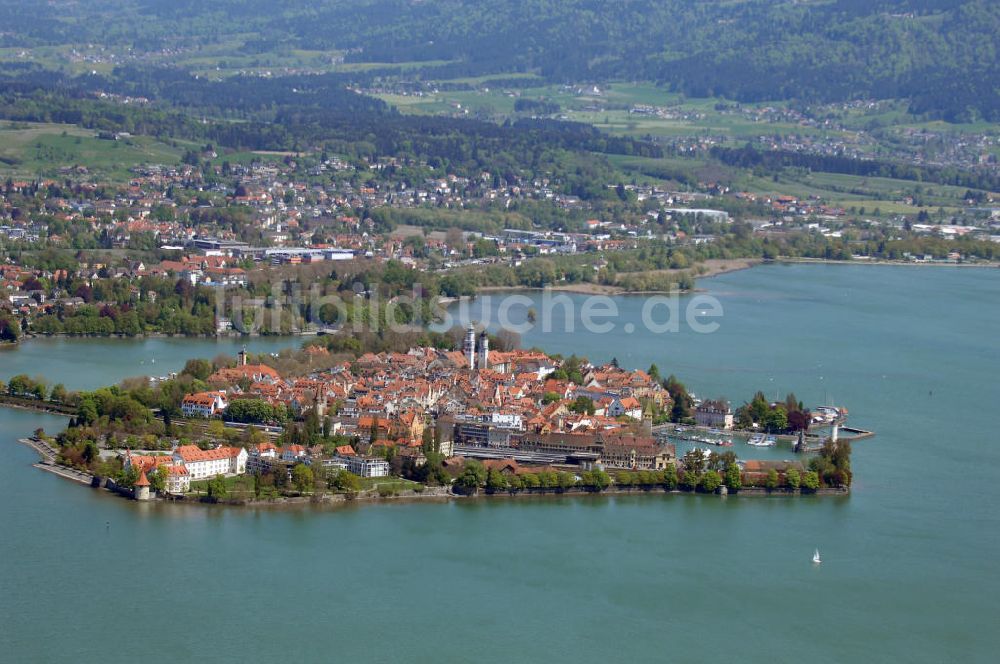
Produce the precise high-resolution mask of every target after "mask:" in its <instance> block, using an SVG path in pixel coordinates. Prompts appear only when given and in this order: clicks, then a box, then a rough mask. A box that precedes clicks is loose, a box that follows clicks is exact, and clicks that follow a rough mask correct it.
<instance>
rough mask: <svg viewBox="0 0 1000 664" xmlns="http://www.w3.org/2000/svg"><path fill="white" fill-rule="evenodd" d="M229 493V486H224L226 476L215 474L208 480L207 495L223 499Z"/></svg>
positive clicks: (215, 498)
mask: <svg viewBox="0 0 1000 664" xmlns="http://www.w3.org/2000/svg"><path fill="white" fill-rule="evenodd" d="M227 495H229V488H228V487H227V486H226V478H225V477H223V476H222V475H216V476H215V477H213V478H212V479H210V480H209V481H208V497H209V498H212V499H214V500H217V501H218V500H225V499H226V496H227Z"/></svg>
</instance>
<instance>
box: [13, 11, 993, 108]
mask: <svg viewBox="0 0 1000 664" xmlns="http://www.w3.org/2000/svg"><path fill="white" fill-rule="evenodd" d="M0 17H2V18H3V23H4V25H5V28H4V30H5V31H4V33H3V34H2V36H0V45H2V46H7V47H32V46H39V45H59V44H62V45H66V44H80V43H97V44H102V45H105V46H108V47H112V48H114V47H117V48H128V49H132V52H133V53H143V52H154V51H161V52H162V51H164V50H168V51H169V50H170V49H181V50H183V49H186V48H192V47H197V46H199V45H205V44H212V43H218V42H220V41H224V40H233V41H234V43H235V45H236V50H237V51H238V52H239V53H243V54H254V53H264V52H270V51H274V50H276V49H277V50H280V49H302V50H311V51H317V50H319V51H323V50H338V51H340V52H342V54H343V55H342V57H343V58H345V59H346V61H347V63H351V62H357V63H412V62H423V63H433V64H432V65H429V66H431V67H436V68H437V69H438V71H437V72H436V73H437V74H440V73H442V71H440V70H442V69H443V70H444V71H447V73H448V74H449V75H450V76H456V75H482V74H498V73H510V72H522V71H531V72H535V73H539V74H541V75H543V76H544V77H546V78H548V79H550V80H554V81H582V80H609V79H642V80H652V81H658V82H660V83H663V84H664V85H666V86H669V87H671V88H673V89H676V90H679V91H682V92H685V93H687V94H689V95H692V96H724V97H729V98H732V99H738V100H741V101H755V100H770V99H793V98H794V99H802V100H808V101H835V100H843V99H851V98H860V97H869V98H871V97H875V98H888V97H904V98H910V99H911V100H912V101H913V107H914V110H916V111H918V112H921V113H930V114H932V115H937V116H939V117H943V118H945V119H948V120H976V119H986V120H991V121H995V120H998V119H1000V58H998V52H997V51H998V49H997V47H998V41H1000V3H997V2H995V1H991V0H817V1H808V0H798V1H790V2H783V1H775V0H742V1H741V0H702V1H698V2H693V1H691V0H619V1H618V2H605V1H603V0H494V1H492V2H478V1H476V2H474V1H472V0H286V1H284V2H281V3H275V2H273V1H272V0H215V1H213V2H201V1H196V0H90V1H89V2H86V3H79V2H69V1H62V0H53V1H51V2H48V3H45V4H39V3H34V2H27V1H26V0H0ZM439 77H440V78H445V76H439Z"/></svg>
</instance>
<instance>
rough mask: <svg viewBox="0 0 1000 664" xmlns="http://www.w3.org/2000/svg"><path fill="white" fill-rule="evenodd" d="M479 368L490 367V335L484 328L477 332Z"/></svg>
mask: <svg viewBox="0 0 1000 664" xmlns="http://www.w3.org/2000/svg"><path fill="white" fill-rule="evenodd" d="M479 368H480V369H489V368H490V337H489V335H487V334H486V330H483V331H482V332H480V333H479Z"/></svg>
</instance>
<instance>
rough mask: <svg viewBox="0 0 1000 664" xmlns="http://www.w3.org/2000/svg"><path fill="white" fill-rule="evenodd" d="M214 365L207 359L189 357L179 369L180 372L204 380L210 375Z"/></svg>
mask: <svg viewBox="0 0 1000 664" xmlns="http://www.w3.org/2000/svg"><path fill="white" fill-rule="evenodd" d="M213 371H214V367H213V366H212V363H211V362H209V361H208V360H202V359H197V358H196V359H191V360H188V361H187V363H185V364H184V368H183V369H182V370H181V374H183V375H187V376H192V377H193V378H197V379H198V380H205V379H206V378H208V377H209V376H211V375H212V372H213Z"/></svg>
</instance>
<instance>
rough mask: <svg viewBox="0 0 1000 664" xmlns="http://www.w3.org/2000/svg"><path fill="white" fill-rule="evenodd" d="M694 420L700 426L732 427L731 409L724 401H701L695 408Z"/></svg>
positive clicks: (714, 427)
mask: <svg viewBox="0 0 1000 664" xmlns="http://www.w3.org/2000/svg"><path fill="white" fill-rule="evenodd" d="M694 421H695V423H696V424H697V425H698V426H700V427H711V428H713V429H732V428H733V410H732V408H730V407H729V404H728V403H727V402H725V401H702V402H701V403H700V404H698V407H697V408H695V411H694Z"/></svg>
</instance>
